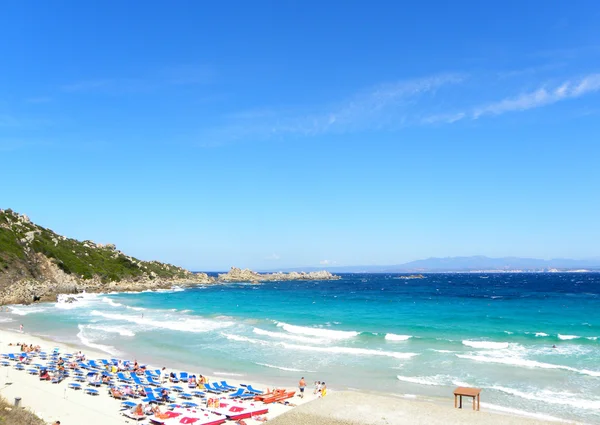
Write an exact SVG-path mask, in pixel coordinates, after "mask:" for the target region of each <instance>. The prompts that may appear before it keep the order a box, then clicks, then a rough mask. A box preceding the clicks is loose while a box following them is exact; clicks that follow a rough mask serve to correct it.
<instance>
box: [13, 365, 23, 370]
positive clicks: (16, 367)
mask: <svg viewBox="0 0 600 425" xmlns="http://www.w3.org/2000/svg"><path fill="white" fill-rule="evenodd" d="M15 369H17V370H25V366H23V365H22V364H21V363H17V364H16V365H15Z"/></svg>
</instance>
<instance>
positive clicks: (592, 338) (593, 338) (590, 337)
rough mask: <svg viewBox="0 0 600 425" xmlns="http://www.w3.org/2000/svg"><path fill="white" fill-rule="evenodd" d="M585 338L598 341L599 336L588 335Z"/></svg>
mask: <svg viewBox="0 0 600 425" xmlns="http://www.w3.org/2000/svg"><path fill="white" fill-rule="evenodd" d="M585 339H589V340H590V341H597V340H598V337H597V336H587V337H585Z"/></svg>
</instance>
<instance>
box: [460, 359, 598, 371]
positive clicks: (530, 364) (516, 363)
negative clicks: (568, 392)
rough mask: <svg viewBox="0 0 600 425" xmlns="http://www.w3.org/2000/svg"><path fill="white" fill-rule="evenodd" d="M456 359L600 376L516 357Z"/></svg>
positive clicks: (568, 367)
mask: <svg viewBox="0 0 600 425" xmlns="http://www.w3.org/2000/svg"><path fill="white" fill-rule="evenodd" d="M456 357H459V358H461V359H467V360H473V361H476V362H483V363H498V364H506V365H511V366H522V367H529V368H541V369H561V370H567V371H569V372H576V373H580V374H582V375H589V376H600V371H595V370H587V369H575V368H574V367H570V366H564V365H557V364H551V363H542V362H538V361H535V360H527V359H521V358H516V357H487V356H472V355H469V354H456Z"/></svg>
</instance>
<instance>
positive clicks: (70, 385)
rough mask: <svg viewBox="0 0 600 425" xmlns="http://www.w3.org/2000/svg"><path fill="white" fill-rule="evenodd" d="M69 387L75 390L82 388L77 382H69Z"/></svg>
mask: <svg viewBox="0 0 600 425" xmlns="http://www.w3.org/2000/svg"><path fill="white" fill-rule="evenodd" d="M69 388H71V389H73V390H80V389H81V385H79V384H78V383H76V382H71V383H69Z"/></svg>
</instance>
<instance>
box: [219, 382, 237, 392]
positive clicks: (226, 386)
mask: <svg viewBox="0 0 600 425" xmlns="http://www.w3.org/2000/svg"><path fill="white" fill-rule="evenodd" d="M220 385H221V387H223V388H227V389H229V390H230V391H233V390H235V389H237V387H234V386H232V385H229V384H228V383H227V382H226V381H221V384H220Z"/></svg>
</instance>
